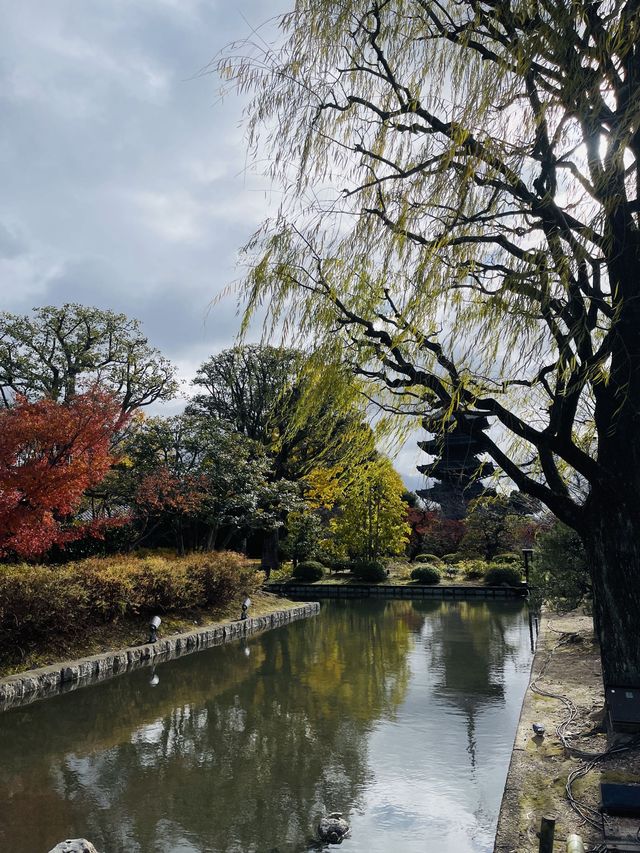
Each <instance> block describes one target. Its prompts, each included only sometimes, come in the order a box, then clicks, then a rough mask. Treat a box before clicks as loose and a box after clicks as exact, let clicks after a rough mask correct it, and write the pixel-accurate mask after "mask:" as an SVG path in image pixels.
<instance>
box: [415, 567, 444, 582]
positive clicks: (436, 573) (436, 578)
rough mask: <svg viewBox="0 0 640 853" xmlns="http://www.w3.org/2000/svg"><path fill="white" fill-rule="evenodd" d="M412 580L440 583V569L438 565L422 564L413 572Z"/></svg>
mask: <svg viewBox="0 0 640 853" xmlns="http://www.w3.org/2000/svg"><path fill="white" fill-rule="evenodd" d="M411 580H414V581H417V582H418V583H424V584H431V583H440V569H438V567H437V566H420V567H419V568H417V569H414V570H413V571H412V572H411Z"/></svg>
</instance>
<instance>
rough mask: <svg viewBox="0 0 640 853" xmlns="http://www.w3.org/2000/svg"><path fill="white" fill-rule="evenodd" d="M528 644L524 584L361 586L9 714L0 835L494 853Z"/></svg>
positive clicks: (244, 852) (164, 849)
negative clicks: (512, 597)
mask: <svg viewBox="0 0 640 853" xmlns="http://www.w3.org/2000/svg"><path fill="white" fill-rule="evenodd" d="M530 663H531V651H530V648H529V631H528V624H527V611H526V607H525V606H524V605H523V604H522V603H521V602H510V601H480V602H478V601H474V602H448V601H431V600H429V601H379V600H376V601H365V600H363V601H347V602H331V603H326V604H323V607H322V612H321V614H320V615H319V616H316V617H312V618H310V619H306V620H303V621H300V622H295V623H292V624H290V625H286V626H284V627H281V628H278V629H276V630H273V631H270V632H268V633H265V634H261V635H258V636H255V637H251V638H249V639H247V640H246V641H240V642H236V643H231V644H229V645H226V646H219V647H216V648H211V649H209V650H207V651H202V652H199V653H197V654H193V655H189V656H187V657H184V658H181V659H177V660H173V661H167V662H166V663H163V664H160V665H159V666H157V667H156V668H155V670H152V669H150V668H149V669H142V670H138V671H136V672H133V673H130V674H128V675H123V676H120V677H118V678H115V679H113V680H111V681H107V682H103V683H101V684H97V685H95V686H92V687H88V688H85V689H81V690H78V691H76V692H73V693H68V694H65V695H60V696H57V697H55V698H53V699H47V700H46V701H41V702H37V703H35V704H32V705H28V706H25V707H23V708H16V709H14V710H11V711H7V712H6V713H4V714H0V804H1V806H0V850H3V851H12V853H23V851H25V853H26V851H30V853H46V851H48V850H49V849H50V848H51V847H53V845H54V844H56V843H57V842H59V841H61V840H63V839H65V838H74V837H86V838H89V839H90V840H91V841H93V843H94V844H95V845H96V847H97V848H98V850H99V851H100V853H125V851H126V853H205V851H206V853H222V851H224V853H227V851H228V853H232V851H233V853H302V851H309V850H314V849H317V847H316V846H315V844H314V841H313V838H314V834H315V827H316V825H317V822H318V819H319V817H320V816H321V815H322V814H323V813H327V812H330V811H340V812H342V813H343V814H344V815H345V817H347V819H348V820H349V822H350V824H351V827H352V833H351V837H350V838H349V839H347V840H346V841H344V843H343V844H342V846H341V847H340V848H337V847H332V848H331V849H335V850H337V849H340V850H341V851H344V853H355V851H359V853H364V851H367V853H375V851H380V853H382V851H384V853H388V851H390V850H396V851H398V853H414V851H415V853H418V851H419V853H424V851H425V850H433V851H438V853H454V851H455V853H485V851H487V853H489V851H491V850H492V849H493V837H494V834H495V825H496V821H497V815H498V809H499V806H500V800H501V796H502V789H503V786H504V780H505V777H506V773H507V767H508V763H509V758H510V754H511V748H512V744H513V738H514V734H515V729H516V723H517V719H518V714H519V709H520V705H521V703H522V698H523V694H524V690H525V689H526V685H527V682H528V674H529V667H530Z"/></svg>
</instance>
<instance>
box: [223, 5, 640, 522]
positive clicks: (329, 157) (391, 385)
mask: <svg viewBox="0 0 640 853" xmlns="http://www.w3.org/2000/svg"><path fill="white" fill-rule="evenodd" d="M639 8H640V7H639V3H638V0H625V2H622V0H604V1H603V2H597V1H596V2H591V0H574V2H572V1H571V0H387V2H371V0H343V2H321V0H300V2H298V3H297V4H296V7H295V9H294V11H292V12H291V13H290V14H288V15H286V16H285V17H284V18H283V19H282V21H281V28H282V33H283V34H284V35H283V41H281V42H280V45H279V46H278V47H277V48H273V47H271V46H270V45H269V44H268V43H267V42H266V41H263V40H262V38H261V37H260V35H255V36H253V37H252V38H251V39H250V40H249V41H247V42H243V43H240V44H236V45H234V46H233V47H232V48H231V49H230V50H229V51H228V53H227V55H226V56H224V57H223V58H222V60H221V62H220V65H219V70H220V72H221V73H222V75H223V77H224V78H225V79H226V80H227V81H228V83H229V85H231V86H234V85H235V86H237V87H238V88H239V89H240V90H242V91H249V92H251V93H252V96H253V99H252V102H251V105H250V107H249V109H248V131H249V143H250V146H252V147H253V150H255V151H256V152H258V151H259V152H260V157H261V158H264V157H265V150H266V152H267V156H268V158H269V160H268V162H269V171H270V176H271V178H272V180H273V181H274V182H275V183H276V184H278V185H279V186H280V187H281V189H282V190H283V194H282V198H283V201H282V205H281V207H280V209H279V211H278V213H277V214H276V215H275V216H274V217H273V219H271V220H270V221H269V222H267V223H265V225H264V227H263V228H262V229H261V230H260V232H259V233H258V234H256V235H255V237H254V239H252V240H251V242H250V243H249V244H248V246H247V247H246V252H247V261H248V263H249V268H250V271H249V274H248V276H247V279H246V282H245V288H246V292H245V296H246V305H247V311H246V317H245V322H246V323H248V322H250V319H251V317H252V316H253V315H254V313H255V311H256V309H257V308H258V307H259V306H261V305H263V304H267V305H268V308H269V317H270V321H271V323H272V324H273V327H274V328H283V329H284V331H285V335H288V336H289V337H290V338H292V339H295V340H297V341H302V342H305V343H306V342H309V341H313V343H314V346H315V347H316V357H317V359H318V360H319V361H322V362H326V363H338V362H343V363H344V362H347V363H350V364H351V365H352V366H353V367H354V368H355V369H356V370H357V371H358V372H359V373H360V374H361V375H362V376H364V377H366V378H367V379H368V380H370V382H371V383H372V385H371V391H370V394H371V396H372V397H375V399H376V400H377V401H378V402H379V403H380V404H381V405H382V406H383V407H384V408H386V409H388V410H392V411H399V412H405V413H406V412H409V413H416V414H424V413H427V412H434V411H435V412H439V413H441V415H442V422H443V424H444V423H445V422H447V419H448V418H449V419H450V417H451V416H452V415H453V416H455V413H456V412H467V413H468V412H481V413H483V414H484V415H487V416H488V417H489V418H490V419H491V423H492V424H493V426H492V428H491V429H490V430H489V432H488V433H485V434H484V435H483V449H484V451H485V452H486V453H487V454H489V455H490V456H491V457H492V458H493V459H494V460H495V461H496V462H497V463H498V465H499V466H500V467H501V468H502V469H503V470H504V471H505V472H506V473H507V475H508V476H510V477H511V478H512V479H513V480H514V481H515V483H516V484H517V485H518V486H519V487H520V488H521V489H523V490H524V491H527V492H529V493H530V494H532V495H535V496H536V497H538V498H540V499H541V500H543V501H544V502H545V503H546V504H547V505H548V506H549V507H550V508H551V509H552V510H553V511H554V512H556V514H557V515H558V516H560V517H561V518H562V519H563V520H564V521H565V522H567V523H568V524H570V525H572V526H574V527H576V528H580V527H583V526H584V524H585V518H586V515H585V498H584V496H585V495H587V496H589V495H590V494H592V493H593V489H594V488H598V489H602V488H605V487H606V488H610V489H611V488H613V487H614V483H615V487H616V488H623V489H626V490H627V492H628V493H627V494H626V497H627V498H628V499H629V500H631V498H632V497H633V498H634V499H637V497H638V485H639V483H638V477H637V476H636V474H637V471H640V453H637V454H636V457H637V458H636V459H635V465H636V468H635V469H634V470H636V474H633V475H632V476H629V475H628V470H629V469H628V467H625V466H624V465H622V463H621V461H620V459H619V458H618V456H619V454H618V455H616V452H615V451H616V446H617V445H619V443H620V440H621V437H622V436H625V435H628V434H629V431H630V430H631V429H632V427H633V425H634V424H635V425H636V427H637V421H634V418H635V413H637V412H638V410H639V409H640V305H639V303H640V233H639V229H638V225H639V222H638V217H639V215H640V201H639V198H640V196H639V186H640V172H639V169H638V158H639V156H640V47H639V46H638V45H639V44H640V11H639ZM448 422H450V420H449V421H448ZM630 452H631V451H630ZM633 452H634V453H635V451H633ZM632 467H633V466H632ZM621 477H622V478H623V479H624V482H623V483H621V481H620V478H621ZM576 483H578V484H580V485H581V494H579V492H578V491H577V490H576V489H575V488H574V486H575V484H576ZM588 500H589V498H588V497H587V499H586V502H587V503H588Z"/></svg>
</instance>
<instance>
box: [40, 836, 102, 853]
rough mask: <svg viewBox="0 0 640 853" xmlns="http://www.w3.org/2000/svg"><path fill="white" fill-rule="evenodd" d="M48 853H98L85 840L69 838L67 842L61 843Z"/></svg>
mask: <svg viewBox="0 0 640 853" xmlns="http://www.w3.org/2000/svg"><path fill="white" fill-rule="evenodd" d="M49 853H98V851H97V850H96V848H95V847H94V846H93V844H92V843H91V842H90V841H87V839H86V838H69V839H67V841H61V842H60V844H58V845H56V846H55V847H54V848H53V850H50V851H49Z"/></svg>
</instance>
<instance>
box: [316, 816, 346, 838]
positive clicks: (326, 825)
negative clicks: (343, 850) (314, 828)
mask: <svg viewBox="0 0 640 853" xmlns="http://www.w3.org/2000/svg"><path fill="white" fill-rule="evenodd" d="M350 831H351V827H350V826H349V824H348V823H347V822H346V820H345V819H344V818H343V817H342V814H341V813H340V812H332V813H331V814H330V815H329V816H328V817H323V818H321V819H320V823H319V824H318V835H319V836H320V840H321V841H328V842H329V843H330V844H340V843H341V842H342V840H343V838H346V837H347V835H349V833H350Z"/></svg>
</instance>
